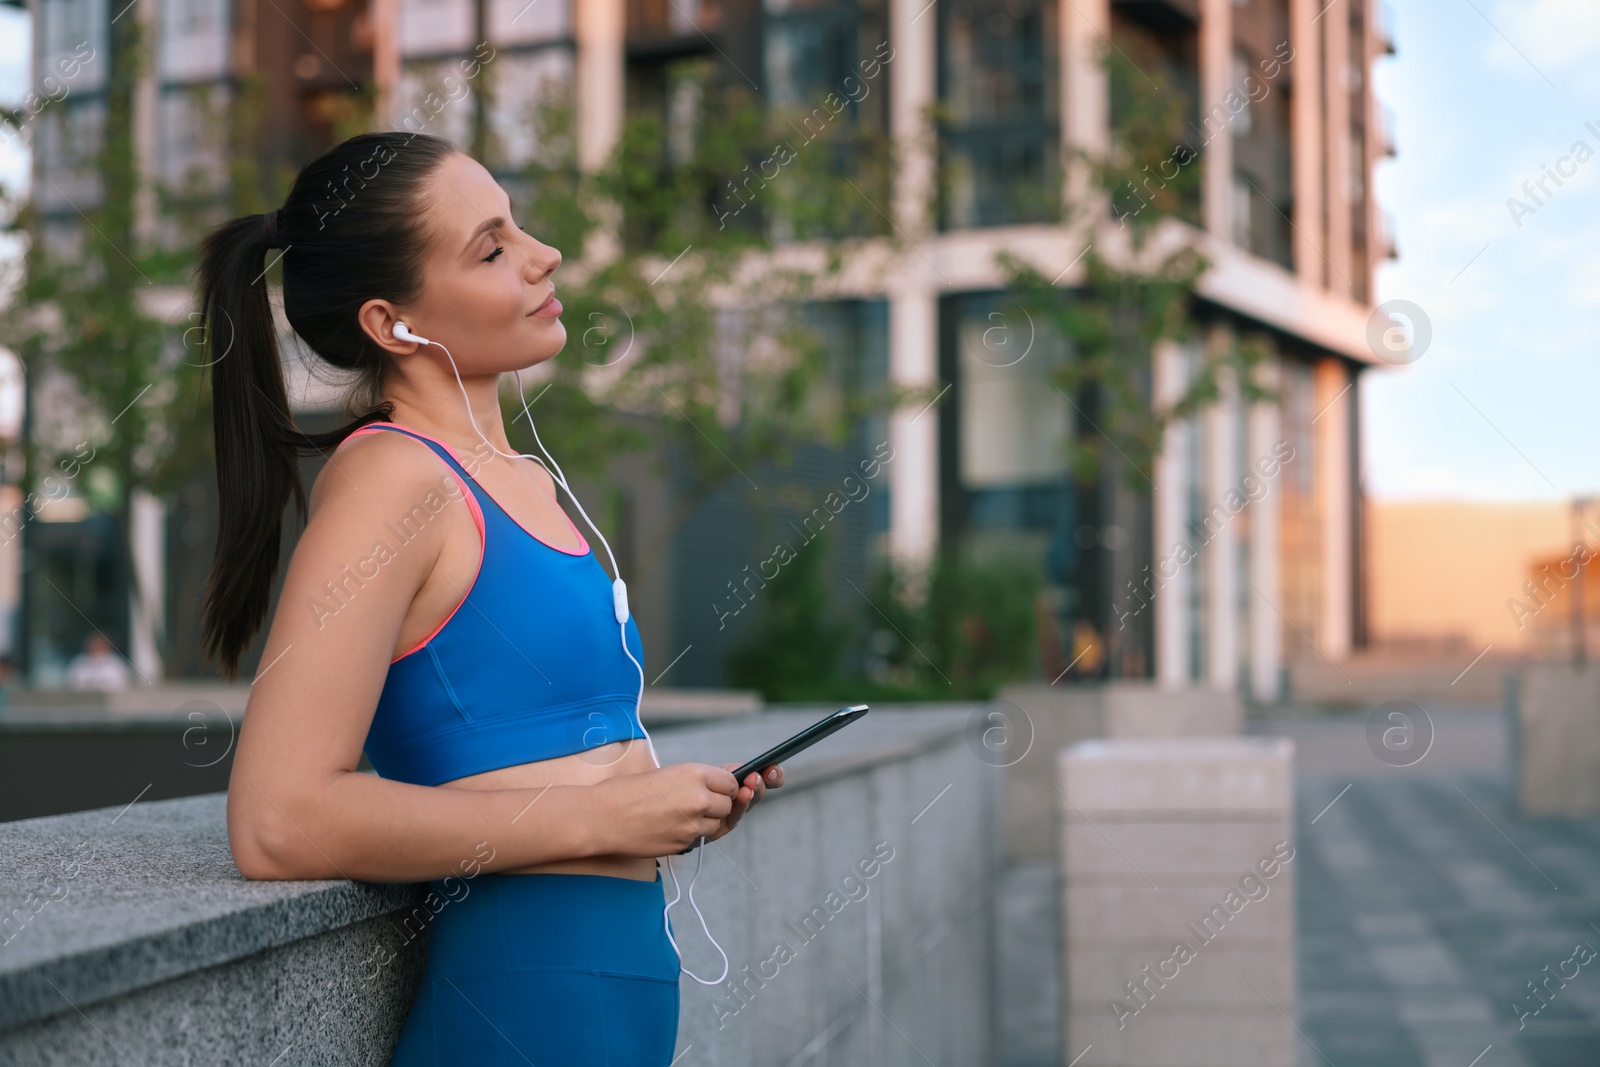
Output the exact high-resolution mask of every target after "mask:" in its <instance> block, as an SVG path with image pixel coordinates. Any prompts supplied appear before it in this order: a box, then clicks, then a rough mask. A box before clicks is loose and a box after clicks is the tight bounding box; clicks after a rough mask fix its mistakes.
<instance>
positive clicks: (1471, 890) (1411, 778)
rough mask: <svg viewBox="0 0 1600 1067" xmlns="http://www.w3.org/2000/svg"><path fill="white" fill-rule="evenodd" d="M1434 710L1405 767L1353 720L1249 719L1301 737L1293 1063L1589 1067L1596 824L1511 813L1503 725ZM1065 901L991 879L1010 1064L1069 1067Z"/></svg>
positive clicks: (1041, 882) (1595, 981) (1596, 1044)
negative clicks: (1062, 1008)
mask: <svg viewBox="0 0 1600 1067" xmlns="http://www.w3.org/2000/svg"><path fill="white" fill-rule="evenodd" d="M1429 713H1430V716H1431V718H1432V720H1433V725H1434V730H1435V738H1434V742H1433V747H1432V748H1431V749H1430V750H1429V751H1428V754H1427V755H1426V756H1425V757H1424V758H1423V759H1422V760H1421V761H1420V762H1419V763H1417V764H1415V765H1414V766H1411V767H1404V768H1396V767H1390V766H1388V765H1386V764H1384V763H1382V762H1381V761H1380V760H1378V759H1377V757H1375V756H1374V755H1373V753H1372V751H1371V750H1370V749H1369V748H1368V747H1367V742H1366V716H1364V715H1359V716H1338V717H1332V718H1330V717H1322V716H1309V715H1303V714H1288V715H1284V716H1279V717H1276V718H1273V719H1270V720H1258V721H1254V722H1252V723H1251V724H1250V732H1251V733H1261V734H1279V735H1286V736H1290V737H1293V738H1295V740H1296V764H1297V772H1298V773H1297V786H1296V805H1297V810H1296V823H1297V839H1296V848H1297V854H1296V858H1295V868H1296V876H1297V882H1296V886H1297V892H1298V912H1299V916H1298V919H1299V929H1298V933H1299V982H1300V1012H1299V1026H1300V1030H1301V1032H1302V1034H1303V1037H1304V1040H1303V1041H1302V1042H1301V1043H1300V1067H1323V1065H1331V1067H1600V819H1587V820H1565V819H1530V820H1523V819H1520V818H1518V817H1517V816H1516V814H1515V811H1514V809H1515V798H1514V796H1513V794H1512V790H1511V776H1510V773H1509V767H1508V764H1507V752H1508V744H1507V738H1506V731H1505V728H1504V726H1505V724H1504V718H1503V716H1502V715H1501V714H1500V713H1499V712H1498V711H1497V710H1494V709H1487V708H1483V707H1477V708H1472V707H1461V708H1430V709H1429ZM1056 891H1057V886H1056V882H1055V876H1054V872H1052V871H1051V870H1049V868H1048V866H1042V867H1032V866H1030V867H1021V868H1016V869H1013V870H1012V871H1009V872H1007V876H1006V878H1005V880H1004V882H1003V883H1002V892H1001V905H1000V914H999V927H1000V929H999V934H1000V944H1001V947H1002V948H1001V969H1002V977H1001V982H1000V984H1001V992H1002V994H1003V997H1002V1004H1004V1005H1006V1007H1005V1008H1004V1010H1003V1013H1002V1019H1001V1023H1002V1038H1001V1047H1002V1059H1001V1061H1000V1062H1001V1067H1043V1065H1045V1064H1053V1065H1055V1067H1062V1065H1063V1064H1064V1062H1065V1061H1064V1060H1063V1059H1062V1058H1060V1055H1059V1047H1058V1045H1059V1038H1058V1036H1057V1035H1056V1034H1055V1033H1054V1028H1055V1026H1058V1025H1059V1007H1058V1006H1059V1004H1060V994H1059V989H1060V987H1059V980H1060V979H1059V973H1058V972H1059V962H1058V961H1059V954H1058V953H1055V954H1054V955H1052V954H1053V950H1054V946H1055V944H1056V943H1057V939H1058V937H1059V933H1058V931H1057V930H1056V929H1055V926H1056V924H1057V922H1058V918H1057V916H1058V913H1057V911H1056V907H1057V905H1056V903H1055V898H1054V897H1053V894H1054V893H1055V892H1056ZM1046 924H1049V926H1050V929H1049V930H1048V934H1049V936H1044V935H1045V934H1046V932H1047V931H1046V930H1045V929H1044V926H1045V925H1046ZM1579 945H1582V946H1584V948H1583V950H1582V951H1579V952H1576V953H1575V948H1576V947H1577V946H1579ZM1590 953H1595V954H1596V955H1593V956H1590ZM1546 968H1548V970H1547V969H1546ZM1563 976H1564V977H1563ZM1529 983H1534V984H1535V985H1537V986H1539V989H1540V992H1541V993H1542V999H1541V998H1540V997H1536V996H1535V994H1534V993H1533V992H1532V991H1531V990H1530V989H1529V985H1528V984H1529ZM1541 983H1543V984H1541ZM1523 1013H1526V1014H1523ZM1047 1019H1048V1020H1049V1022H1048V1023H1047V1022H1046V1020H1047ZM1052 1024H1053V1025H1052Z"/></svg>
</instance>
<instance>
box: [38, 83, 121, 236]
mask: <svg viewBox="0 0 1600 1067" xmlns="http://www.w3.org/2000/svg"><path fill="white" fill-rule="evenodd" d="M34 122H35V123H36V134H35V141H34V151H35V152H36V153H37V163H36V167H37V173H38V175H39V184H38V185H37V186H36V187H35V188H34V190H33V197H34V201H35V203H37V204H38V205H39V207H40V208H41V209H42V210H45V211H51V210H59V209H66V210H72V209H73V208H76V209H78V210H88V209H89V208H91V207H94V206H97V205H98V204H99V202H100V175H99V172H98V171H97V170H96V168H95V153H96V152H97V151H98V150H99V147H100V141H101V138H102V136H103V133H102V131H103V130H104V128H105V103H104V101H102V100H74V99H72V98H71V97H70V96H69V97H68V98H67V99H66V100H63V101H62V102H61V103H59V104H52V105H51V106H50V107H47V108H45V109H44V110H43V111H42V112H40V113H39V117H38V118H36V119H35V120H34Z"/></svg>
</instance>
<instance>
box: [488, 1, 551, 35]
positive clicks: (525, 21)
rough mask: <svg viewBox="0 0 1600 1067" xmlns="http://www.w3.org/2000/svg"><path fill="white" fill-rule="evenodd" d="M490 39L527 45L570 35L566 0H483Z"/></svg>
mask: <svg viewBox="0 0 1600 1067" xmlns="http://www.w3.org/2000/svg"><path fill="white" fill-rule="evenodd" d="M486 4H487V7H486V10H485V13H484V18H485V19H486V20H487V22H488V26H489V40H490V42H491V43H493V44H497V45H514V44H529V43H532V42H536V41H552V40H560V39H562V38H566V37H570V36H572V8H571V5H570V4H569V3H567V0H486Z"/></svg>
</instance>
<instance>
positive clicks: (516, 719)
mask: <svg viewBox="0 0 1600 1067" xmlns="http://www.w3.org/2000/svg"><path fill="white" fill-rule="evenodd" d="M384 430H389V431H394V432H397V433H403V434H406V435H407V436H409V437H414V438H416V439H417V440H419V441H421V442H422V443H423V444H425V445H427V446H428V447H429V448H431V449H433V451H434V452H435V453H436V454H437V455H438V456H439V457H440V458H441V459H443V460H444V461H445V462H446V463H448V464H449V465H450V467H451V469H452V470H453V471H454V472H455V474H456V477H457V481H458V483H460V484H464V485H467V486H469V487H470V489H471V492H470V493H469V494H468V495H466V497H465V499H466V502H467V504H468V506H469V508H470V509H471V511H472V517H473V521H474V522H475V523H476V524H477V527H478V534H479V536H480V538H481V539H482V542H483V554H482V558H481V560H480V562H479V564H478V573H477V576H476V577H475V578H474V579H473V582H472V586H471V588H469V589H468V590H467V594H466V596H465V597H464V598H463V599H462V600H461V601H460V602H459V603H458V604H457V605H456V607H455V609H454V610H453V611H451V613H450V614H449V615H448V616H447V617H446V618H445V620H444V622H442V623H440V624H439V626H438V627H437V628H435V629H434V631H433V632H432V633H431V634H429V635H428V636H426V637H424V638H423V639H422V640H421V641H420V642H418V643H417V644H416V645H415V646H413V647H412V648H411V649H410V650H409V651H407V652H405V653H403V654H402V655H400V656H399V657H398V658H396V659H394V660H393V661H391V662H390V664H389V674H388V677H387V678H386V679H385V680H384V683H383V692H382V694H381V695H380V696H379V698H378V706H377V708H376V710H375V711H374V712H373V716H372V725H371V727H370V728H369V729H368V731H367V739H366V744H365V751H366V755H367V761H368V762H369V763H371V764H372V767H373V769H374V770H376V771H377V772H378V774H379V775H380V776H382V777H384V778H392V779H395V780H397V781H402V782H411V783H413V784H416V785H438V784H439V783H441V782H448V781H451V780H452V779H455V778H461V777H463V776H465V775H469V774H477V773H479V772H480V771H488V770H494V769H495V768H498V767H509V766H513V765H515V764H519V763H528V762H530V761H533V760H543V759H551V758H553V757H556V756H565V755H570V754H572V753H574V752H582V751H585V750H587V749H591V748H596V747H598V746H600V745H604V744H609V743H610V742H613V741H622V740H626V739H629V738H636V737H637V738H643V737H646V736H647V735H646V734H645V732H644V729H643V727H642V726H641V725H640V723H639V719H638V715H637V713H636V711H635V706H636V698H637V696H638V692H639V684H640V678H641V676H642V673H643V663H644V649H643V647H642V645H641V643H640V641H639V631H638V628H637V627H636V626H635V625H634V623H633V619H632V617H630V618H629V619H628V621H627V623H626V624H625V626H626V630H625V639H626V641H627V642H628V648H629V650H630V651H632V653H633V655H634V658H635V659H637V660H638V661H639V664H640V666H639V667H635V666H634V664H633V663H632V662H631V661H630V660H629V659H628V657H627V656H625V655H624V654H623V651H622V643H621V641H619V640H618V633H617V620H616V616H615V615H614V614H613V609H612V600H611V578H610V577H609V576H608V575H607V574H606V572H605V569H604V568H602V567H601V566H600V561H599V560H597V559H596V558H595V556H594V552H593V551H592V549H591V548H590V546H589V544H588V541H587V540H586V539H585V538H584V536H583V534H582V533H580V532H579V531H578V528H577V527H576V526H572V520H571V519H568V520H567V525H568V526H570V527H572V532H573V533H574V534H576V535H577V537H578V548H577V549H574V550H571V551H569V550H567V549H562V548H556V547H555V546H554V545H550V544H547V543H546V542H544V541H541V540H540V539H539V538H537V537H535V536H534V535H533V534H532V533H530V532H528V531H527V530H526V529H524V528H523V527H522V525H521V524H520V523H518V522H517V521H516V520H515V519H513V518H512V517H511V516H510V515H508V514H506V512H505V510H504V509H503V508H501V507H500V505H499V503H497V502H496V501H495V499H494V497H492V496H490V495H489V494H488V493H487V492H485V491H484V489H483V487H482V486H480V485H479V484H478V483H477V482H476V481H475V480H474V479H473V478H472V476H471V475H469V474H468V473H467V472H466V470H465V468H464V467H463V466H462V464H461V462H460V461H459V460H458V458H457V457H456V454H455V453H454V451H452V450H451V448H450V447H449V446H448V445H446V444H444V443H443V442H442V441H438V440H435V439H434V438H432V437H429V436H427V435H426V434H422V433H418V432H417V431H415V430H409V429H406V428H405V427H402V426H397V425H395V424H394V423H392V422H373V423H368V424H367V425H366V426H363V427H362V428H361V429H359V430H357V431H355V432H354V433H352V434H351V435H350V436H349V437H347V438H345V440H346V441H348V440H351V439H352V438H355V437H358V436H361V435H362V434H366V433H377V432H381V431H384ZM340 444H341V446H342V445H343V442H340ZM435 499H436V500H437V501H438V502H437V503H429V502H424V503H423V504H422V505H419V506H418V507H416V508H413V509H412V510H411V512H409V513H408V514H407V515H405V516H401V517H399V518H398V519H397V520H396V521H391V522H390V523H388V524H387V525H386V527H385V533H386V536H385V538H384V540H388V539H390V538H392V539H394V540H395V541H397V542H400V543H404V541H408V540H410V539H411V538H412V537H414V536H416V524H417V523H418V522H419V521H427V520H428V518H430V517H431V515H432V514H435V513H437V512H438V511H439V510H440V509H441V508H442V507H443V506H444V505H443V497H442V496H436V494H433V493H430V494H429V500H435ZM395 548H396V549H398V548H399V544H396V545H395ZM385 558H386V557H385Z"/></svg>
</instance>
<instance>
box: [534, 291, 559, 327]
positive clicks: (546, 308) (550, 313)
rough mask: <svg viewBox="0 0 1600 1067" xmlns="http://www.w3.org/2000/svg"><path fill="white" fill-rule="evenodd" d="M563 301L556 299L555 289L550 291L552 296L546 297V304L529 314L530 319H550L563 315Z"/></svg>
mask: <svg viewBox="0 0 1600 1067" xmlns="http://www.w3.org/2000/svg"><path fill="white" fill-rule="evenodd" d="M561 310H562V309H561V301H559V300H557V299H556V291H555V289H553V288H552V289H551V290H550V295H549V296H547V297H545V300H544V303H542V304H540V305H539V306H538V307H536V308H534V309H533V310H532V311H530V312H528V315H529V316H530V317H534V318H541V319H550V318H555V317H556V316H557V315H559V314H561Z"/></svg>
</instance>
